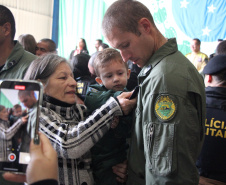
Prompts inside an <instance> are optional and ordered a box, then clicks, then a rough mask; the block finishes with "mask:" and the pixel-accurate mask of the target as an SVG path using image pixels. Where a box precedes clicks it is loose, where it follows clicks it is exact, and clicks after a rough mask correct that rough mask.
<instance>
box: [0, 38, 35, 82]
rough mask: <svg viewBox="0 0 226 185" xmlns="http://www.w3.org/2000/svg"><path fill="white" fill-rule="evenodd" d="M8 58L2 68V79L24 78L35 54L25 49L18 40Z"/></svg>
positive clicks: (0, 74) (0, 71)
mask: <svg viewBox="0 0 226 185" xmlns="http://www.w3.org/2000/svg"><path fill="white" fill-rule="evenodd" d="M14 43H15V46H14V48H13V50H12V52H11V54H10V55H9V57H8V58H7V61H6V63H5V65H4V67H3V68H2V69H1V70H0V79H23V77H24V75H25V73H26V71H27V68H28V67H29V65H30V63H31V62H32V61H33V60H34V59H35V58H36V56H35V55H33V54H31V53H29V52H27V51H25V50H24V49H23V47H22V46H21V45H20V44H19V42H18V41H14Z"/></svg>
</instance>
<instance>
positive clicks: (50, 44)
mask: <svg viewBox="0 0 226 185" xmlns="http://www.w3.org/2000/svg"><path fill="white" fill-rule="evenodd" d="M39 42H47V43H48V48H49V52H54V51H56V49H57V48H56V43H55V42H54V41H53V40H51V39H48V38H44V39H41V40H40V41H39Z"/></svg>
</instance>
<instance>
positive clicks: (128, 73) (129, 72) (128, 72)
mask: <svg viewBox="0 0 226 185" xmlns="http://www.w3.org/2000/svg"><path fill="white" fill-rule="evenodd" d="M130 74H131V69H128V70H127V79H128V80H129V78H130Z"/></svg>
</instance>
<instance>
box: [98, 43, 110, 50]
mask: <svg viewBox="0 0 226 185" xmlns="http://www.w3.org/2000/svg"><path fill="white" fill-rule="evenodd" d="M100 46H101V47H102V48H103V49H106V48H109V46H108V45H107V44H105V43H101V44H100Z"/></svg>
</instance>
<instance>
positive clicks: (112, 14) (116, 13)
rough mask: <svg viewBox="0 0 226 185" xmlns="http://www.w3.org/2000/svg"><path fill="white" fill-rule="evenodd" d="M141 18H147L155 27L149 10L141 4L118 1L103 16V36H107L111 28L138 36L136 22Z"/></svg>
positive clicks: (130, 1) (123, 0)
mask: <svg viewBox="0 0 226 185" xmlns="http://www.w3.org/2000/svg"><path fill="white" fill-rule="evenodd" d="M141 18H147V19H148V20H149V21H150V22H151V23H152V24H153V26H155V23H154V20H153V17H152V15H151V13H150V10H149V9H148V8H147V7H146V6H144V5H143V4H142V3H140V2H138V1H133V0H118V1H116V2H114V3H113V4H112V5H111V6H110V7H109V8H108V9H107V11H106V13H105V15H104V18H103V21H102V30H103V34H104V35H105V36H107V35H109V34H110V33H111V31H112V29H113V28H118V29H120V30H121V31H125V32H131V33H134V34H136V35H140V32H139V30H138V21H139V20H140V19H141Z"/></svg>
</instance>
